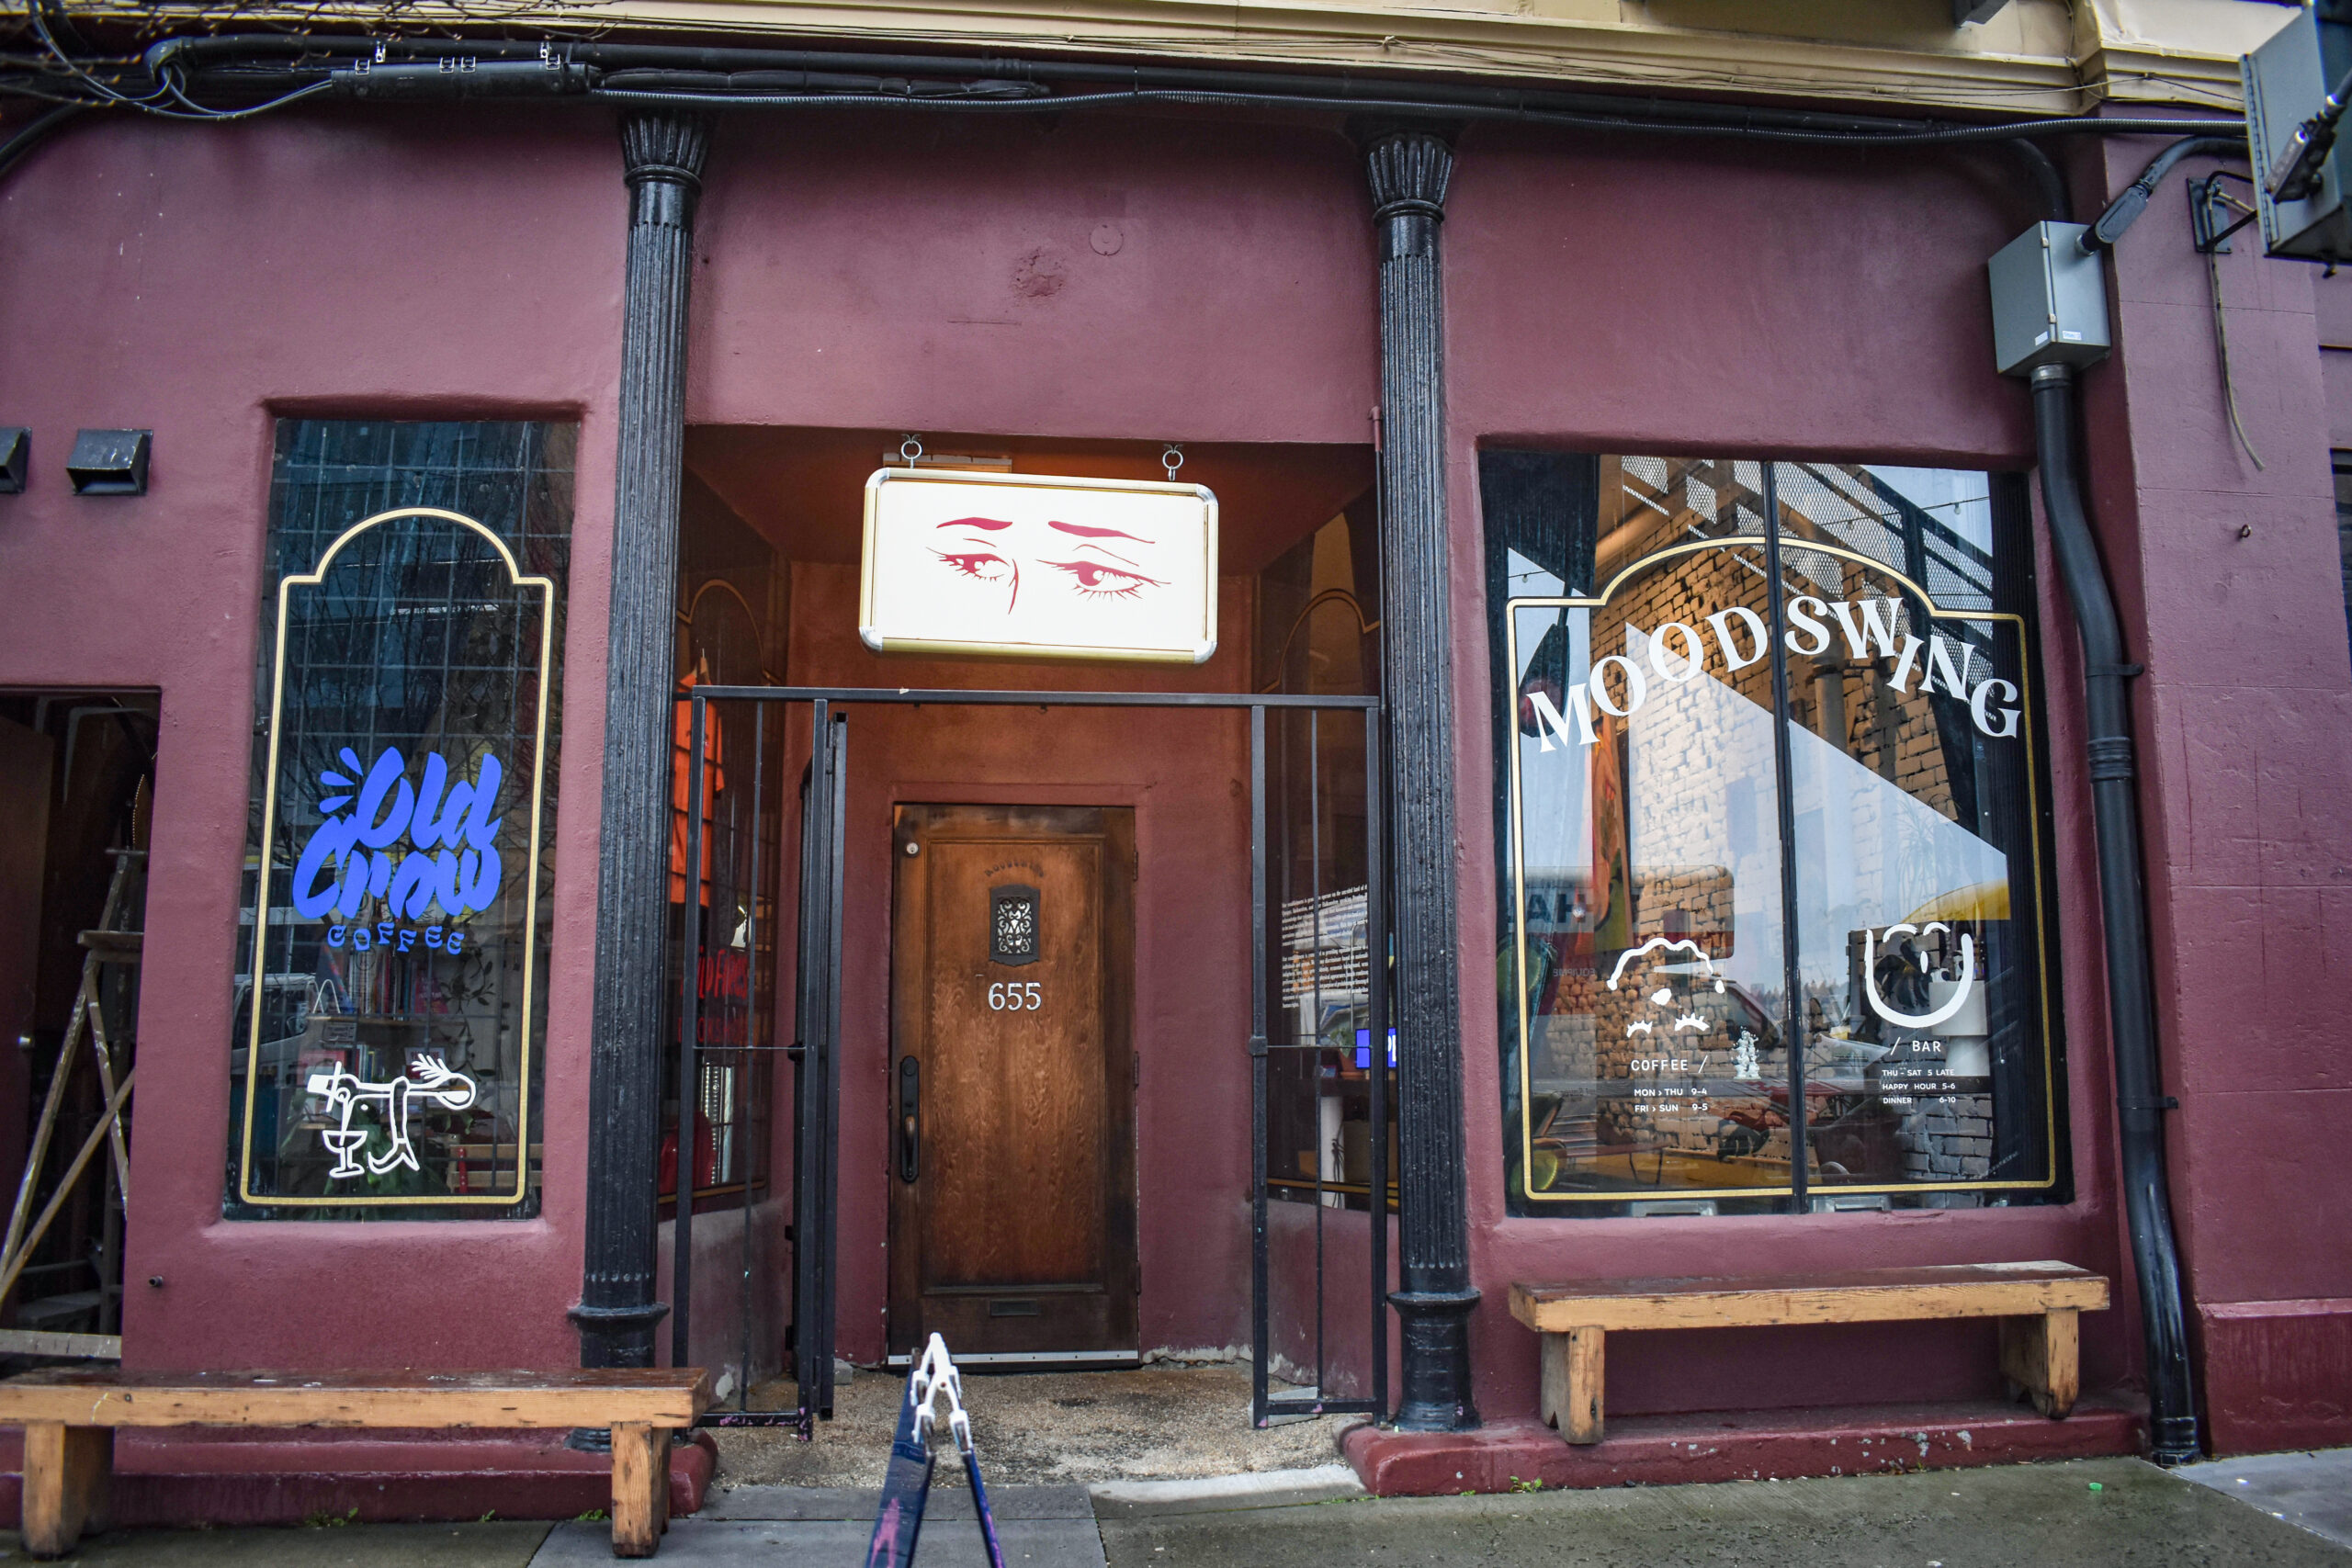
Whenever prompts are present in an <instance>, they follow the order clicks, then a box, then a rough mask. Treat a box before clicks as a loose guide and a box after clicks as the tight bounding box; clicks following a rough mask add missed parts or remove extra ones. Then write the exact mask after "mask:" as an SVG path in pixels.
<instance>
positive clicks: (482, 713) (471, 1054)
mask: <svg viewBox="0 0 2352 1568" xmlns="http://www.w3.org/2000/svg"><path fill="white" fill-rule="evenodd" d="M578 434H579V427H578V426H577V425H573V424H568V423H525V422H485V421H464V422H457V421H451V422H441V421H387V420H323V419H288V420H281V421H279V422H278V425H277V452H276V459H275V462H274V465H273V469H272V475H271V485H270V511H269V526H268V534H267V546H266V555H265V562H266V565H265V581H264V582H263V585H262V586H263V594H262V615H261V638H260V649H259V659H258V660H257V668H256V671H255V690H254V720H255V722H254V773H253V805H252V810H251V813H250V816H249V818H248V827H247V840H246V849H245V865H244V890H243V902H242V908H241V910H240V932H239V936H240V941H239V943H238V951H237V964H236V970H235V976H234V979H235V987H236V989H235V997H236V1013H235V1022H234V1028H233V1032H232V1038H231V1044H230V1082H231V1099H230V1124H229V1170H228V1182H227V1189H228V1190H227V1193H226V1195H225V1199H224V1202H223V1213H224V1214H225V1215H226V1216H227V1217H229V1218H232V1219H256V1220H258V1219H316V1220H373V1219H399V1220H417V1219H456V1218H469V1219H498V1218H521V1217H526V1216H528V1215H531V1214H534V1213H537V1206H538V1171H539V1153H540V1147H539V1145H540V1137H541V1134H540V1131H539V1122H540V1115H539V1100H540V1089H539V1078H540V1073H539V1067H540V1059H541V1055H542V1053H543V1045H544V1041H545V1038H546V1028H547V992H548V987H547V971H548V947H549V944H550V942H551V940H552V934H553V931H552V921H553V897H552V895H553V889H554V874H555V854H554V849H555V807H556V798H555V796H556V791H555V787H554V780H555V769H556V761H557V757H558V754H559V751H560V745H561V738H562V703H561V682H562V648H563V605H564V580H565V577H566V573H567V566H568V563H569V558H570V554H571V484H572V467H573V457H574V452H575V450H576V447H577V443H578Z"/></svg>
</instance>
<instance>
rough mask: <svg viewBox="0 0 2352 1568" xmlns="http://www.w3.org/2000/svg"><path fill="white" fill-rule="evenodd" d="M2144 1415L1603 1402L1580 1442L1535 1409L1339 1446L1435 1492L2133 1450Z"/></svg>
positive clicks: (1862, 1470) (1394, 1493)
mask: <svg viewBox="0 0 2352 1568" xmlns="http://www.w3.org/2000/svg"><path fill="white" fill-rule="evenodd" d="M1342 1447H1343V1450H1344V1451H1345V1452H1346V1454H1347V1459H1348V1462H1349V1463H1350V1464H1351V1465H1353V1466H1354V1467H1355V1472H1356V1474H1357V1476H1358V1477H1360V1478H1361V1479H1362V1480H1363V1483H1364V1485H1365V1487H1366V1488H1367V1489H1369V1490H1370V1491H1372V1492H1374V1493H1375V1494H1377V1495H1381V1496H1384V1497H1398V1496H1441V1495H1447V1494H1451V1493H1459V1492H1508V1491H1510V1489H1511V1487H1512V1486H1513V1485H1514V1484H1521V1483H1527V1482H1531V1481H1540V1482H1542V1483H1544V1485H1545V1486H1546V1487H1555V1486H1557V1487H1591V1486H1637V1485H1638V1486H1662V1485H1671V1484H1674V1483H1680V1482H1693V1481H1754V1480H1773V1479H1787V1478H1790V1477H1794V1476H1801V1475H1862V1474H1875V1473H1878V1472H1887V1471H1911V1470H1952V1469H1959V1468H1962V1467H1964V1466H1972V1465H1984V1464H2008V1463H2015V1462H2018V1461H2026V1460H2051V1459H2083V1458H2087V1457H2090V1456H2092V1455H2097V1454H2131V1453H2138V1452H2140V1451H2141V1450H2142V1448H2143V1418H2142V1416H2141V1414H2140V1412H2139V1411H2137V1410H2134V1409H2129V1408H2126V1407H2124V1406H2122V1405H2121V1404H2109V1403H2107V1402H2103V1401H2102V1402H2093V1401H2089V1400H2086V1401H2085V1402H2084V1403H2083V1404H2081V1405H2078V1406H2077V1407H2076V1408H2075V1414H2074V1415H2073V1416H2070V1417H2068V1418H2067V1419H2066V1420H2064V1421H2050V1420H2045V1419H2044V1418H2042V1417H2041V1416H2037V1415H2035V1414H2034V1413H2033V1412H2032V1411H2031V1410H2030V1409H2027V1408H2024V1407H2022V1406H2019V1405H2013V1404H1994V1403H1992V1402H1989V1401H1987V1402H1983V1403H1970V1404H1934V1405H1923V1406H1917V1407H1905V1406H1893V1405H1828V1406H1814V1407H1810V1408H1805V1409H1799V1410H1741V1411H1716V1412H1706V1413H1697V1414H1687V1415H1679V1416H1611V1417H1610V1421H1609V1436H1608V1438H1606V1439H1605V1440H1604V1441H1601V1442H1599V1443H1595V1444H1592V1445H1591V1446H1589V1447H1586V1448H1571V1447H1569V1446H1568V1444H1566V1442H1564V1441H1562V1440H1561V1438H1560V1435H1559V1433H1557V1432H1555V1431H1554V1430H1553V1429H1552V1428H1551V1427H1546V1426H1544V1425H1543V1424H1542V1423H1541V1422H1538V1421H1533V1420H1513V1421H1497V1422H1494V1423H1491V1424H1490V1425H1488V1426H1487V1427H1484V1428H1482V1429H1480V1430H1478V1431H1476V1432H1459V1433H1456V1432H1393V1431H1386V1430H1383V1429H1382V1428H1380V1427H1357V1428H1356V1429H1355V1430H1354V1431H1351V1432H1350V1433H1349V1434H1348V1435H1347V1438H1346V1439H1345V1441H1344V1443H1343V1445H1342Z"/></svg>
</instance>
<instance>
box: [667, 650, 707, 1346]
mask: <svg viewBox="0 0 2352 1568" xmlns="http://www.w3.org/2000/svg"><path fill="white" fill-rule="evenodd" d="M686 709H687V714H688V719H687V725H686V767H687V769H688V770H689V771H688V773H687V774H686V863H685V867H684V870H685V874H686V885H685V886H686V897H685V903H684V914H683V915H682V916H681V918H680V923H681V925H682V926H683V927H684V931H683V933H682V951H681V953H680V954H679V957H680V960H681V961H680V964H679V965H678V966H679V968H680V969H681V970H682V971H684V980H683V981H682V982H681V983H680V988H681V991H682V993H683V994H682V995H681V996H680V997H679V998H678V1133H677V1138H678V1153H677V1157H676V1158H675V1159H674V1160H673V1161H672V1167H673V1168H672V1171H671V1177H670V1186H671V1188H672V1190H673V1191H674V1192H675V1193H676V1199H675V1202H674V1207H673V1209H672V1211H671V1221H670V1239H671V1243H672V1246H671V1250H670V1364H671V1365H672V1366H673V1367H691V1366H693V1365H694V1364H695V1361H694V1348H693V1344H692V1341H693V1337H694V1285H695V1268H694V1258H695V1177H697V1176H699V1175H700V1174H701V1173H702V1157H701V1156H702V1138H701V1129H700V1127H699V1126H698V1125H697V1124H696V1123H697V1121H698V1118H697V1117H696V1115H695V1111H696V1110H697V1109H698V1108H699V1107H700V1105H701V1102H702V1095H701V1093H700V1092H699V1090H700V1089H701V1085H700V1083H699V1082H698V1080H697V1078H696V1077H695V1075H696V1074H697V1073H699V1072H700V1071H701V1069H702V1064H701V1061H700V1058H699V1057H698V1056H697V1055H696V1054H695V1046H696V1045H697V1044H698V1043H700V1040H701V1032H702V918H701V916H702V899H703V897H704V892H703V889H704V882H703V876H702V852H703V844H704V840H703V830H702V817H703V813H704V811H706V810H707V809H708V808H709V805H710V802H709V800H708V798H707V795H706V793H705V789H704V779H703V765H702V764H703V744H704V739H705V732H704V729H703V726H704V724H705V723H706V722H707V713H706V711H705V710H706V705H705V704H704V702H703V700H702V698H701V697H700V696H698V695H697V696H690V697H688V698H687V699H686Z"/></svg>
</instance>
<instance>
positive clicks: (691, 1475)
mask: <svg viewBox="0 0 2352 1568" xmlns="http://www.w3.org/2000/svg"><path fill="white" fill-rule="evenodd" d="M23 1452H24V1438H23V1434H22V1433H21V1432H19V1431H17V1430H16V1429H15V1428H13V1427H12V1428H9V1429H7V1430H6V1432H5V1433H0V1464H6V1466H7V1467H8V1468H7V1472H6V1473H0V1526H5V1527H6V1528H7V1529H15V1528H17V1522H18V1520H19V1518H20V1517H21V1510H22V1507H23V1498H24V1475H23V1473H22V1467H23V1462H24V1461H23ZM717 1469H718V1448H717V1445H715V1444H714V1443H712V1441H711V1440H710V1438H709V1436H708V1435H707V1434H706V1433H699V1432H698V1433H696V1434H695V1438H694V1441H693V1442H692V1443H690V1444H686V1445H683V1446H681V1447H678V1448H674V1449H673V1450H670V1511H671V1513H673V1514H691V1513H693V1512H695V1510H696V1509H698V1508H700V1507H701V1506H702V1500H703V1495H704V1493H705V1492H707V1490H708V1489H709V1487H710V1478H711V1475H712V1473H713V1472H715V1471H716V1470H717ZM612 1504H613V1490H612V1460H611V1458H610V1456H608V1455H605V1454H594V1453H582V1452H580V1451H579V1450H574V1449H568V1448H566V1447H564V1446H563V1437H562V1434H560V1433H554V1432H532V1433H527V1434H522V1435H518V1436H516V1437H514V1438H495V1437H480V1436H469V1437H468V1438H464V1439H460V1440H444V1439H440V1438H432V1437H428V1436H424V1435H423V1434H420V1435H418V1436H416V1437H413V1438H399V1437H384V1436H379V1435H374V1434H371V1435H369V1436H368V1437H365V1438H323V1439H315V1440H311V1441H304V1440H301V1439H299V1438H287V1437H283V1436H279V1435H277V1434H271V1435H269V1436H266V1437H254V1436H250V1435H246V1434H239V1435H238V1436H236V1437H235V1438H229V1437H226V1436H225V1435H222V1434H215V1433H203V1434H198V1433H195V1432H176V1431H175V1432H133V1431H120V1432H117V1433H116V1434H115V1475H114V1521H115V1523H116V1524H118V1525H121V1526H124V1527H130V1528H136V1527H148V1526H164V1527H170V1526H193V1525H218V1526H231V1525H282V1524H299V1523H300V1522H302V1521H303V1520H305V1519H317V1518H334V1519H344V1518H350V1517H356V1518H358V1519H362V1520H366V1521H368V1522H370V1523H374V1522H379V1521H394V1520H405V1519H424V1520H462V1519H479V1518H481V1517H483V1516H484V1515H485V1514H495V1515H496V1516H497V1517H500V1518H502V1519H570V1518H577V1517H579V1516H580V1515H582V1514H584V1513H587V1512H589V1511H590V1510H592V1509H599V1508H602V1509H610V1508H611V1506H612ZM355 1509H356V1510H357V1512H356V1514H355V1513H354V1512H353V1510H355Z"/></svg>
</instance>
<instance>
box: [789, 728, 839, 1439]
mask: <svg viewBox="0 0 2352 1568" xmlns="http://www.w3.org/2000/svg"><path fill="white" fill-rule="evenodd" d="M829 707H830V705H829V704H827V703H826V702H825V701H824V700H823V699H822V698H820V699H818V700H817V701H816V702H814V703H811V704H810V705H809V782H808V784H807V786H806V788H805V790H804V792H803V799H802V803H801V811H800V918H799V932H798V936H799V940H798V942H797V944H796V945H797V955H798V960H799V972H798V974H797V976H796V977H795V987H794V988H795V990H796V992H797V1001H798V1004H799V1005H798V1007H797V1015H798V1016H797V1026H798V1029H799V1032H800V1039H799V1053H798V1055H796V1056H795V1057H794V1059H793V1077H794V1079H795V1082H796V1086H797V1087H796V1092H795V1094H794V1096H793V1101H794V1103H793V1116H794V1122H793V1138H792V1147H793V1165H794V1170H793V1176H792V1183H793V1190H792V1214H793V1218H792V1273H793V1302H792V1338H793V1378H794V1381H795V1382H796V1383H797V1385H798V1388H799V1391H800V1406H801V1409H802V1410H803V1411H813V1410H815V1409H817V1408H818V1404H819V1403H820V1394H821V1393H823V1392H824V1391H823V1388H822V1387H821V1382H822V1379H820V1374H819V1371H818V1360H819V1358H820V1354H821V1356H822V1357H823V1359H824V1362H825V1373H824V1376H825V1377H830V1376H831V1356H832V1344H831V1340H830V1339H829V1338H828V1337H826V1333H825V1323H824V1314H823V1313H822V1311H821V1310H820V1306H819V1303H820V1301H821V1300H822V1299H823V1298H824V1296H825V1295H826V1294H827V1292H830V1290H831V1285H832V1280H831V1269H829V1268H828V1266H827V1259H826V1258H825V1256H824V1253H825V1247H824V1237H825V1215H824V1211H825V1208H826V1204H827V1200H828V1199H829V1197H830V1193H829V1192H828V1191H827V1190H826V1186H825V1171H826V1161H825V1149H824V1139H825V1115H824V1100H825V1083H826V1075H825V1057H826V1051H825V1039H824V1033H825V1023H824V1020H825V1011H824V968H825V963H826V955H827V954H828V953H829V952H830V951H831V946H830V943H829V942H828V939H827V936H826V932H825V930H824V924H825V920H824V907H825V886H826V883H827V882H828V880H829V874H828V872H827V869H826V865H825V861H826V855H825V849H824V847H825V845H826V844H828V843H830V842H831V825H830V823H829V821H828V818H830V817H831V807H832V798H833V792H832V783H831V778H830V776H829V773H830V771H831V770H830V768H829V763H830V761H831V758H830V757H829V756H828V755H827V752H826V748H825V735H826V731H827V729H828V728H829V727H830V725H831V719H830V717H829V716H828V709H829Z"/></svg>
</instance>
